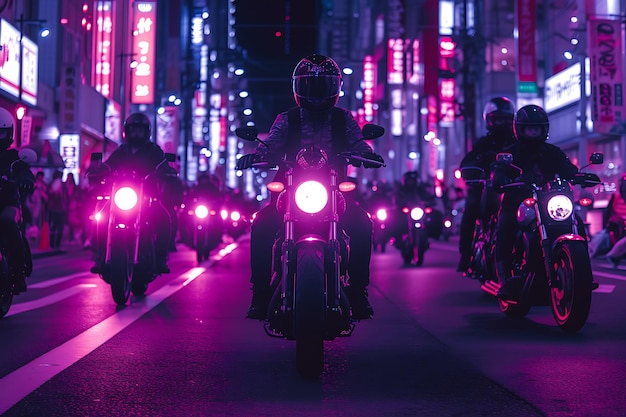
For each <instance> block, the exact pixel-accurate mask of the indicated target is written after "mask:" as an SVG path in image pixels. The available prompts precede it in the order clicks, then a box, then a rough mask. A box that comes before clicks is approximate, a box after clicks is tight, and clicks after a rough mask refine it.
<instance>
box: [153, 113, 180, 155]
mask: <svg viewBox="0 0 626 417" xmlns="http://www.w3.org/2000/svg"><path fill="white" fill-rule="evenodd" d="M178 118H179V115H178V107H176V106H166V107H163V112H159V113H158V114H157V115H156V144H157V145H159V146H160V147H161V149H163V152H167V153H178V136H179V128H178V126H179V121H178Z"/></svg>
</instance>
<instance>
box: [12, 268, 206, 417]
mask: <svg viewBox="0 0 626 417" xmlns="http://www.w3.org/2000/svg"><path fill="white" fill-rule="evenodd" d="M204 271H206V268H203V267H195V268H192V269H190V270H189V271H187V272H185V273H184V274H182V275H180V277H179V279H176V280H175V281H178V282H179V284H178V285H164V286H163V287H161V288H159V289H158V290H157V291H155V292H154V293H152V294H150V295H149V296H148V297H146V298H145V299H143V300H142V302H138V303H133V304H130V305H129V306H127V307H126V308H124V309H123V310H120V311H119V312H117V313H116V314H114V315H112V316H111V317H109V318H107V319H105V320H103V321H101V322H100V323H98V324H96V325H95V326H93V327H91V328H89V329H87V330H85V331H84V332H83V333H81V334H79V335H78V336H76V337H74V338H73V339H71V340H69V341H67V342H65V343H64V344H62V345H61V346H59V347H57V348H55V349H52V350H51V351H49V352H48V353H45V354H44V355H42V356H40V357H39V358H37V359H35V360H33V361H32V362H30V363H27V364H26V365H24V366H22V367H21V368H19V369H16V370H15V371H13V372H11V373H10V374H8V375H6V376H5V377H4V378H2V379H0V392H2V396H0V415H1V414H3V413H4V412H6V411H7V410H9V409H10V408H11V407H13V406H14V405H15V404H17V403H18V402H19V401H20V400H22V398H24V397H26V396H27V395H28V394H30V393H31V392H33V391H35V390H36V389H37V388H39V387H40V386H41V385H43V384H44V383H45V382H46V381H48V380H50V379H51V378H53V377H54V376H55V375H57V374H58V373H60V372H61V371H63V370H65V369H66V368H68V367H70V366H71V365H73V364H74V363H76V362H78V361H79V360H80V359H82V358H84V357H85V356H87V355H88V354H89V353H91V352H93V351H94V350H95V349H97V348H98V347H100V346H102V345H103V344H104V343H106V342H107V341H108V340H109V339H111V338H112V337H113V336H115V335H116V334H118V333H119V332H121V331H122V330H124V329H125V328H126V327H128V326H130V325H131V324H132V323H133V322H135V321H136V320H137V319H139V318H140V317H141V316H143V315H144V314H146V313H148V312H149V311H150V310H152V309H153V308H154V307H156V306H157V305H158V304H160V303H161V302H162V301H163V300H165V299H166V298H168V297H169V296H171V295H172V294H174V293H176V292H177V291H179V290H180V289H182V288H183V287H184V285H187V284H188V283H189V281H190V280H193V279H195V278H197V277H198V276H200V275H201V274H202V273H203V272H204ZM181 281H182V282H181Z"/></svg>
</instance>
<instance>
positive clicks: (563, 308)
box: [550, 241, 593, 333]
mask: <svg viewBox="0 0 626 417" xmlns="http://www.w3.org/2000/svg"><path fill="white" fill-rule="evenodd" d="M553 268H554V270H555V277H556V281H557V282H556V283H555V284H556V285H553V286H552V288H551V289H550V298H551V300H552V315H553V316H554V319H555V320H556V323H557V324H558V325H559V327H560V328H561V329H563V330H564V331H565V332H567V333H575V332H577V331H578V330H580V329H581V328H582V327H583V326H584V325H585V323H586V322H587V318H588V317H589V310H590V309H591V293H592V291H593V289H592V284H593V275H592V272H591V261H590V260H589V254H588V252H587V247H586V245H585V243H584V242H582V241H568V242H563V243H561V244H560V245H559V246H558V247H557V248H556V250H555V252H554V260H553Z"/></svg>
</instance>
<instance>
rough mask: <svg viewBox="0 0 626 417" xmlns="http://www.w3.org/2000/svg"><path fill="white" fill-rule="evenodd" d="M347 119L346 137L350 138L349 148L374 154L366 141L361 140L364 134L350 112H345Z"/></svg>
mask: <svg viewBox="0 0 626 417" xmlns="http://www.w3.org/2000/svg"><path fill="white" fill-rule="evenodd" d="M344 112H345V117H346V137H347V138H348V148H349V149H350V150H354V151H357V152H361V153H368V152H373V151H374V150H373V149H372V147H371V146H369V145H368V144H367V142H365V141H364V140H361V138H362V136H363V133H362V132H361V128H360V127H359V124H358V123H357V121H356V120H355V119H354V117H352V113H350V111H349V110H345V109H344Z"/></svg>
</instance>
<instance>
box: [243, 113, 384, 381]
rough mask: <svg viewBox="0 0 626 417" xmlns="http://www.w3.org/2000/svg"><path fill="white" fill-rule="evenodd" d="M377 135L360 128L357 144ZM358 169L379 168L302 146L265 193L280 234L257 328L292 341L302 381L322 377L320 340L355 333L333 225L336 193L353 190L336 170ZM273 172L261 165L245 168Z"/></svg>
mask: <svg viewBox="0 0 626 417" xmlns="http://www.w3.org/2000/svg"><path fill="white" fill-rule="evenodd" d="M383 133H384V130H383V128H382V127H379V126H375V125H365V127H364V128H363V139H374V138H377V137H380V136H382V134H383ZM236 134H237V136H239V137H240V138H242V139H245V140H249V141H255V140H256V141H258V142H260V143H262V144H265V142H263V141H261V140H260V139H258V137H257V135H258V132H257V130H256V128H254V127H246V128H238V129H237V130H236ZM266 146H267V145H266ZM362 162H368V163H370V164H375V165H377V166H378V167H380V166H384V164H383V163H381V162H379V161H371V160H368V159H366V158H364V157H363V156H361V155H360V154H358V153H352V152H345V153H342V154H340V155H328V154H327V153H326V152H325V151H324V150H322V149H319V148H317V147H304V148H302V149H300V151H299V152H298V153H297V156H296V158H295V160H294V161H287V160H283V161H280V162H278V163H277V164H278V165H279V166H281V167H282V168H284V169H285V172H286V176H285V181H284V182H274V183H272V184H270V185H269V186H268V188H270V189H272V190H274V191H277V192H280V194H279V196H278V198H277V199H276V207H277V209H278V211H279V212H280V213H282V215H283V218H284V224H285V227H284V230H283V231H282V233H281V235H280V237H278V238H277V240H276V242H275V243H274V246H273V248H274V255H273V256H274V259H275V261H274V271H273V277H272V282H271V287H272V289H273V291H274V292H273V294H274V295H273V297H272V298H271V301H270V304H269V309H268V315H267V317H268V319H267V320H266V321H265V325H264V327H265V331H266V333H267V334H268V335H269V336H274V337H282V338H286V339H287V340H295V342H296V367H297V369H298V371H299V372H300V374H301V375H303V376H305V377H318V376H319V375H320V374H321V373H322V370H323V363H324V341H325V340H333V339H335V338H336V337H339V336H349V335H350V334H351V333H352V331H353V329H354V322H353V320H352V319H351V313H350V302H349V300H348V297H347V296H346V292H345V288H346V284H347V283H348V282H349V279H348V276H347V272H346V265H347V258H348V254H349V241H348V239H346V238H345V236H344V233H343V232H342V230H341V229H340V228H339V225H338V222H339V218H340V217H341V216H342V215H343V214H344V211H345V209H346V203H345V198H346V197H344V196H343V193H344V192H349V191H351V190H353V189H354V188H355V187H356V185H355V184H354V183H353V182H347V181H346V182H341V181H340V172H339V171H338V168H343V167H344V166H346V165H347V164H357V165H360V163H362ZM274 165H276V164H274V163H268V162H264V161H262V162H259V163H256V164H253V166H252V167H256V168H268V167H271V166H274Z"/></svg>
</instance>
